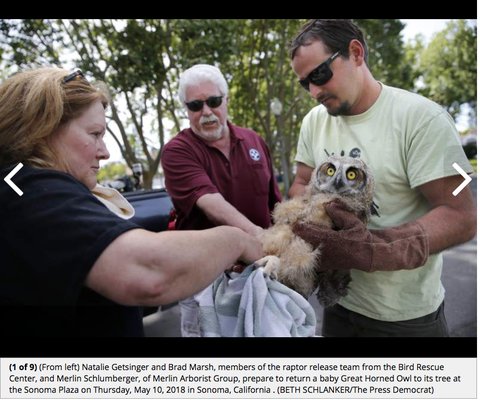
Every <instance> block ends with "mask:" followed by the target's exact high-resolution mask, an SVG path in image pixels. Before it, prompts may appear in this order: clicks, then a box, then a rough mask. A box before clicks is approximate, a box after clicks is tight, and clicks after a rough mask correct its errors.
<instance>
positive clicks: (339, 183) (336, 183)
mask: <svg viewBox="0 0 480 400" xmlns="http://www.w3.org/2000/svg"><path fill="white" fill-rule="evenodd" d="M344 186H345V185H344V184H343V179H342V176H341V175H340V174H338V175H337V176H336V178H335V180H334V181H333V187H334V188H335V189H337V190H339V189H341V188H342V187H344Z"/></svg>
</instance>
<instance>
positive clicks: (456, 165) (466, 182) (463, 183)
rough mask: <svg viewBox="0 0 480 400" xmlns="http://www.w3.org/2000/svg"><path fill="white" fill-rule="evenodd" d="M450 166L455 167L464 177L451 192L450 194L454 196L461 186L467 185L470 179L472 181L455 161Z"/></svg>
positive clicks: (461, 188) (460, 189)
mask: <svg viewBox="0 0 480 400" xmlns="http://www.w3.org/2000/svg"><path fill="white" fill-rule="evenodd" d="M452 167H453V168H455V169H456V170H457V172H458V173H459V174H460V175H462V176H463V179H465V180H464V181H463V182H462V183H461V184H460V185H459V186H458V187H457V188H456V189H455V190H454V191H453V192H452V194H453V195H454V196H456V195H457V194H459V193H460V192H461V191H462V190H463V188H464V187H465V186H467V185H468V184H469V183H470V182H471V181H472V178H470V177H469V176H468V175H467V173H466V172H465V171H464V170H463V169H462V168H460V166H459V165H458V164H457V163H453V164H452Z"/></svg>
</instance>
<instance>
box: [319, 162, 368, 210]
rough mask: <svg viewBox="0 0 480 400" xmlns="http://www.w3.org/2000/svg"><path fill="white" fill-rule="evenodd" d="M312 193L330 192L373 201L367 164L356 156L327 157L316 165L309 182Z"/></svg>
mask: <svg viewBox="0 0 480 400" xmlns="http://www.w3.org/2000/svg"><path fill="white" fill-rule="evenodd" d="M310 186H311V190H312V193H313V194H314V193H332V194H338V195H339V196H341V197H353V196H354V197H360V198H362V199H363V201H365V202H367V203H368V204H370V203H371V202H372V201H373V177H372V174H371V173H370V171H369V170H368V168H367V165H366V164H365V163H364V162H363V161H362V160H360V159H358V158H352V157H337V156H331V157H329V158H328V159H327V160H326V161H325V162H324V163H323V164H321V165H320V166H318V167H317V168H316V169H315V171H314V172H313V174H312V179H311V182H310Z"/></svg>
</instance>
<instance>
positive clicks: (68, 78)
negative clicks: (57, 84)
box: [63, 69, 85, 83]
mask: <svg viewBox="0 0 480 400" xmlns="http://www.w3.org/2000/svg"><path fill="white" fill-rule="evenodd" d="M77 76H79V77H81V78H85V75H83V72H82V71H80V70H79V69H77V70H76V71H73V72H72V73H71V74H68V75H67V76H66V77H65V78H63V83H68V82H70V81H73V80H74V79H75V78H76V77H77Z"/></svg>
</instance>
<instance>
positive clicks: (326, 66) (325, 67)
mask: <svg viewBox="0 0 480 400" xmlns="http://www.w3.org/2000/svg"><path fill="white" fill-rule="evenodd" d="M339 55H340V51H337V52H336V53H335V54H332V55H331V56H330V57H328V59H327V60H326V61H324V62H323V63H321V64H320V65H319V66H318V67H316V68H315V69H314V70H313V71H312V72H310V73H309V74H308V76H307V77H306V78H305V79H300V80H299V81H298V82H299V83H300V85H302V87H303V88H304V89H305V90H306V91H307V92H309V91H310V83H313V84H314V85H317V86H322V85H325V84H326V83H327V82H328V81H329V80H330V79H332V76H333V72H332V70H331V69H330V64H331V63H332V61H333V60H335V58H337V57H338V56H339Z"/></svg>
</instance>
